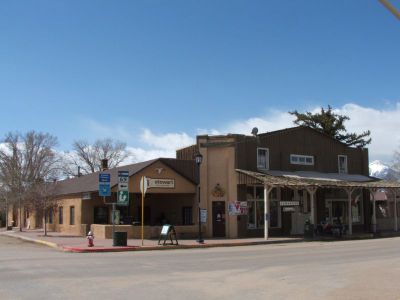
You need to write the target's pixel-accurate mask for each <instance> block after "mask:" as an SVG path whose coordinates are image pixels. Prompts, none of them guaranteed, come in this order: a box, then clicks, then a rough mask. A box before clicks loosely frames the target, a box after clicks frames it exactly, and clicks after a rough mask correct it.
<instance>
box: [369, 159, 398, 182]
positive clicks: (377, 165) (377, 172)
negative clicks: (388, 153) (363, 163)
mask: <svg viewBox="0 0 400 300" xmlns="http://www.w3.org/2000/svg"><path fill="white" fill-rule="evenodd" d="M369 175H370V176H372V177H376V178H380V179H385V180H400V174H399V173H397V172H396V171H395V170H393V169H392V168H390V167H389V166H388V165H387V164H384V163H382V162H380V161H379V160H374V161H373V162H371V163H370V164H369Z"/></svg>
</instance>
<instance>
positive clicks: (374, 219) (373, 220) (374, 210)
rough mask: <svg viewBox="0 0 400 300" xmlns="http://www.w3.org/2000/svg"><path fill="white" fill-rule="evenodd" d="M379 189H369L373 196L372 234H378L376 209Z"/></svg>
mask: <svg viewBox="0 0 400 300" xmlns="http://www.w3.org/2000/svg"><path fill="white" fill-rule="evenodd" d="M376 191H377V189H369V192H370V194H371V195H372V222H371V227H372V232H373V233H376V208H375V192H376Z"/></svg>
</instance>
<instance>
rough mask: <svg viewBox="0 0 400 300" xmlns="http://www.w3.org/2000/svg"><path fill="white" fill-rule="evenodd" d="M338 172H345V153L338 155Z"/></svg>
mask: <svg viewBox="0 0 400 300" xmlns="http://www.w3.org/2000/svg"><path fill="white" fill-rule="evenodd" d="M338 170H339V173H347V155H338Z"/></svg>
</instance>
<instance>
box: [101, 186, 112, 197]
mask: <svg viewBox="0 0 400 300" xmlns="http://www.w3.org/2000/svg"><path fill="white" fill-rule="evenodd" d="M99 196H100V197H109V196H111V188H110V184H109V183H99Z"/></svg>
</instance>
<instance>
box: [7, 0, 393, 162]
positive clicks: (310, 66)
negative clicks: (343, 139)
mask: <svg viewBox="0 0 400 300" xmlns="http://www.w3.org/2000/svg"><path fill="white" fill-rule="evenodd" d="M391 2H392V3H393V4H394V5H395V6H397V7H399V8H400V1H399V0H392V1H391ZM399 36H400V23H399V22H398V20H397V19H396V18H395V17H394V16H393V15H391V14H390V13H389V12H388V11H387V10H386V9H385V8H384V7H383V6H382V5H381V4H380V3H379V2H378V1H377V0H352V1H348V0H335V1H320V0H315V1H313V0H302V1H300V0H291V1H272V0H271V1H268V0H264V1H235V0H227V1H222V0H220V1H191V0H181V1H152V0H150V1H81V0H80V1H70V0H69V1H61V0H60V1H50V0H49V1H40V0H36V1H33V0H32V1H11V0H4V1H1V2H0V43H1V44H0V103H1V110H0V120H1V122H0V136H4V134H5V133H7V132H9V131H20V132H26V131H28V130H32V129H34V130H37V131H42V132H49V133H51V134H53V135H55V136H57V137H58V140H59V144H60V145H59V148H60V150H69V149H70V148H71V144H72V142H73V141H74V140H76V139H88V140H89V141H93V140H95V139H97V138H104V137H113V138H116V139H120V140H122V141H125V142H127V144H128V146H129V147H130V148H131V149H132V151H133V152H134V153H135V155H136V159H137V160H142V159H147V158H151V157H152V156H169V155H173V150H174V149H175V148H177V147H182V146H185V145H187V144H190V143H191V142H193V140H194V137H195V136H196V134H199V133H210V134H213V133H228V132H237V133H250V130H251V127H252V126H258V127H260V128H261V129H262V130H275V129H280V128H283V127H290V126H292V123H291V122H292V120H291V118H290V117H288V115H287V111H290V110H294V109H297V110H299V111H306V110H314V109H318V107H321V106H324V107H326V106H327V105H328V104H330V105H331V106H332V107H333V108H335V109H337V110H338V111H339V112H341V113H346V114H348V115H349V116H350V117H351V121H350V122H348V129H349V131H356V132H361V131H363V130H366V129H371V131H372V133H373V135H372V137H373V144H372V145H371V146H370V158H371V160H372V159H381V160H384V161H389V160H390V158H391V155H392V153H393V151H394V149H397V147H399V146H400V134H399V133H397V131H398V130H397V129H398V128H399V126H400V123H399V122H400V121H399V120H400V104H399V103H400V95H399V89H400V79H399V78H400V77H399V74H398V71H399V70H400V59H399V53H400V39H399Z"/></svg>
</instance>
